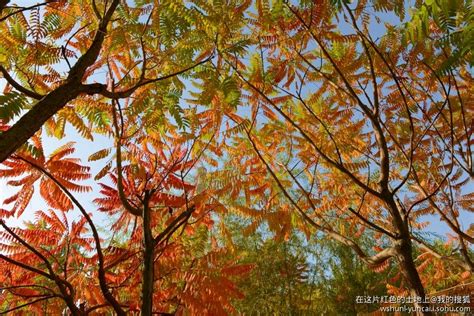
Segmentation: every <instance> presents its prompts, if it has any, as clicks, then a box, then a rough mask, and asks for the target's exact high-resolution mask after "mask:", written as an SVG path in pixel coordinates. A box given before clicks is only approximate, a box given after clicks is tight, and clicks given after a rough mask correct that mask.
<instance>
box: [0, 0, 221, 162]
mask: <svg viewBox="0 0 474 316" xmlns="http://www.w3.org/2000/svg"><path fill="white" fill-rule="evenodd" d="M119 2H120V1H119V0H115V1H111V2H110V4H109V3H107V2H105V3H104V4H103V5H98V4H97V3H96V2H95V1H90V2H87V3H86V4H85V5H83V4H80V3H67V2H65V1H58V2H55V1H52V2H47V3H44V7H43V8H44V12H41V13H40V8H39V6H33V7H30V8H29V9H31V13H30V19H29V20H30V21H29V22H28V20H27V18H26V17H25V15H24V11H23V10H22V9H17V8H15V7H12V8H8V10H3V11H4V12H3V14H6V15H5V16H4V17H2V18H0V19H1V20H2V21H1V24H0V27H1V28H2V34H4V35H3V36H2V42H1V48H0V55H1V65H0V72H1V73H2V74H3V78H4V79H5V80H6V81H7V82H8V84H9V87H8V89H7V90H6V92H7V94H6V95H5V96H4V100H3V104H4V105H5V106H4V109H3V112H4V113H3V116H2V117H1V119H2V123H3V124H7V123H8V122H9V121H11V119H13V117H15V116H17V115H19V114H20V113H22V110H24V109H26V110H27V111H26V113H25V114H24V115H22V116H21V118H20V119H19V120H18V121H17V122H15V123H14V124H13V125H12V126H11V127H10V126H7V127H5V128H4V131H3V133H2V134H0V161H4V160H5V159H7V158H8V157H9V156H10V155H11V154H12V153H13V152H14V151H15V150H16V149H18V148H19V147H20V146H22V145H23V144H24V143H25V142H26V141H27V140H28V139H29V138H30V137H32V136H33V135H34V134H35V133H36V132H37V131H38V130H39V129H40V128H41V127H42V126H43V125H44V124H45V123H47V122H48V120H49V123H50V125H54V123H55V122H54V120H51V119H52V117H53V116H54V115H55V114H56V113H58V112H59V111H60V110H61V109H63V108H64V107H65V106H66V105H67V104H70V103H71V101H74V100H76V99H78V100H77V101H78V102H80V101H81V100H84V99H85V100H87V99H88V96H94V95H98V96H99V97H100V96H103V97H107V98H124V97H129V96H131V95H132V94H134V93H140V92H141V91H142V90H143V87H144V86H146V85H150V84H153V83H156V82H159V81H162V80H166V79H168V78H172V77H175V76H177V75H180V74H183V73H185V72H187V71H188V70H190V69H192V68H194V67H196V66H197V65H200V64H203V63H205V62H207V61H208V60H209V55H210V54H211V53H212V50H209V45H208V44H206V43H205V41H206V33H205V32H203V33H204V36H199V35H201V34H200V32H199V31H196V30H193V27H194V23H197V24H199V23H205V21H201V22H199V21H197V20H199V19H200V18H201V16H200V14H199V13H198V12H199V11H197V10H193V9H186V7H185V6H184V5H179V6H176V5H175V6H173V1H170V2H169V3H163V4H162V5H160V6H159V8H158V7H157V8H155V7H154V6H153V5H151V6H146V4H142V5H140V6H137V7H130V6H129V5H128V4H127V3H126V2H123V3H121V4H120V6H119ZM2 8H4V6H3V7H2ZM114 16H116V17H117V18H114V19H113V17H114ZM171 18H175V19H174V21H173V22H171ZM111 20H114V22H113V23H110V21H111ZM91 21H92V22H91ZM176 22H177V23H176ZM160 23H162V24H163V26H164V29H163V32H162V33H161V34H160V36H159V37H158V38H157V37H156V36H155V35H156V30H157V29H158V28H157V27H158V25H160ZM171 23H175V24H174V25H172V24H171ZM124 30H126V31H124ZM107 34H109V37H108V38H107V40H106V35H107ZM177 34H179V35H180V36H179V37H178V36H177ZM153 37H154V38H155V39H154V40H153V39H152V38H153ZM189 45H191V48H189ZM183 46H185V47H184V48H182V47H183ZM194 47H196V48H197V47H199V48H201V49H202V50H203V52H204V54H201V55H200V54H199V53H197V54H196V51H195V48H194ZM172 55H174V58H170V56H172ZM196 55H197V56H198V58H197V59H198V60H197V61H195V60H193V58H194V57H195V56H196ZM77 56H78V57H77ZM75 57H77V60H76V62H75V63H74V65H71V62H70V59H72V58H75ZM164 57H166V60H164ZM107 65H109V67H112V68H113V71H114V74H110V75H111V76H113V75H115V76H117V77H119V81H118V84H117V85H114V86H113V87H112V88H113V91H111V90H109V89H110V88H111V87H108V86H107V85H106V84H101V83H84V82H87V80H88V79H89V80H90V79H91V78H92V77H93V75H94V73H97V71H98V70H103V69H104V67H106V66H107ZM139 65H141V66H139ZM64 68H66V69H68V71H66V74H65V75H64V74H63V73H64ZM13 71H14V72H15V75H16V76H17V77H18V79H19V80H18V79H17V80H16V79H15V78H14V76H13V75H12V72H13ZM12 88H13V89H15V90H16V91H18V93H20V95H21V96H22V97H21V100H20V99H18V98H17V96H18V93H9V90H10V89H12ZM30 100H33V102H31V101H30ZM78 111H80V110H79V109H76V107H75V109H74V111H71V108H70V107H69V111H64V112H66V113H64V112H63V116H62V120H61V121H60V125H59V127H58V126H55V127H56V130H55V131H54V132H56V133H58V134H61V126H64V124H65V122H66V121H67V122H71V124H73V125H74V126H76V127H77V128H78V129H84V123H83V122H82V120H81V119H80V118H79V117H78V115H77V112H78ZM71 112H72V113H71ZM58 129H59V130H58ZM89 137H91V136H90V135H89Z"/></svg>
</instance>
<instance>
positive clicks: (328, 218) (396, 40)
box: [209, 1, 473, 297]
mask: <svg viewBox="0 0 474 316" xmlns="http://www.w3.org/2000/svg"><path fill="white" fill-rule="evenodd" d="M339 6H340V10H341V11H340V12H339V13H337V14H335V13H334V14H333V13H332V12H334V11H331V7H330V3H329V2H325V1H322V2H318V3H313V2H308V3H304V4H302V5H300V6H294V5H293V4H291V3H288V2H276V3H275V4H274V5H273V6H272V7H270V6H266V5H264V2H259V6H258V10H257V13H256V14H254V15H253V18H254V19H255V23H254V24H253V25H252V31H251V32H252V34H256V35H257V38H256V39H255V40H254V41H253V42H252V45H253V46H252V48H253V49H249V50H247V51H245V52H238V53H233V52H231V53H227V52H226V48H225V47H220V48H219V51H220V52H221V54H222V55H223V56H224V57H223V58H224V59H225V62H226V67H222V68H223V69H220V71H221V72H222V73H226V76H230V77H232V78H234V80H238V81H239V82H240V83H239V85H240V86H241V87H242V89H244V90H245V93H246V100H247V102H248V107H247V108H248V110H247V113H248V115H242V114H240V115H237V114H235V115H234V116H232V117H231V119H232V120H233V121H234V122H235V126H236V128H239V129H240V131H242V132H243V133H241V134H238V135H237V136H235V137H234V139H233V140H232V141H231V143H230V144H229V145H228V151H229V152H230V153H231V155H232V157H233V158H232V159H231V160H230V162H229V168H234V169H237V170H239V171H238V172H237V173H238V174H240V175H249V176H245V177H244V176H242V178H243V179H242V180H241V181H240V182H238V184H237V186H238V187H239V188H241V191H239V192H237V193H236V194H235V195H236V196H238V195H239V194H244V195H245V197H246V205H247V206H246V207H247V208H246V209H245V211H244V212H246V213H248V214H253V215H254V216H255V218H256V221H261V220H262V219H265V220H268V222H269V225H270V227H275V230H276V231H278V233H281V234H285V232H288V230H289V228H290V227H291V225H293V226H297V227H301V226H302V225H303V224H302V223H301V221H303V222H306V223H307V224H309V225H310V226H311V227H312V228H313V229H315V230H317V231H321V232H324V233H325V234H326V235H327V236H329V237H331V238H333V239H335V240H337V241H339V242H341V243H343V244H345V245H346V246H348V247H350V248H352V249H353V251H354V252H355V253H356V254H357V255H358V256H359V257H360V258H361V260H363V261H365V262H366V263H367V264H368V265H370V266H372V267H379V268H381V267H382V266H384V265H387V264H388V261H389V260H390V259H392V258H393V259H395V260H396V261H397V262H398V266H399V269H400V271H401V273H402V274H403V279H404V284H403V287H405V288H406V289H407V290H408V291H409V293H410V294H411V295H413V296H420V297H424V296H425V294H426V292H425V289H424V286H423V284H422V281H421V278H420V275H419V272H418V271H417V268H416V264H415V260H414V250H413V249H414V248H413V247H414V246H413V242H416V243H418V244H419V245H420V246H421V247H423V248H424V251H427V252H429V253H430V254H429V255H432V256H437V257H438V258H444V259H446V260H451V261H453V262H456V264H457V265H458V266H460V267H462V269H464V270H465V271H468V272H469V271H470V272H472V268H473V265H472V259H471V257H470V255H469V254H467V252H466V248H467V247H468V246H467V245H466V243H472V241H473V237H472V234H471V232H470V231H468V230H467V229H466V228H465V227H463V226H462V224H461V223H460V221H459V216H460V213H462V212H466V211H467V212H469V211H472V207H471V206H470V205H472V193H470V192H469V189H468V185H469V181H471V180H472V163H471V162H472V149H471V148H472V139H471V135H472V111H469V110H467V109H466V104H467V102H469V101H468V100H470V99H471V98H470V96H469V92H468V91H469V88H468V87H470V86H472V76H470V75H469V74H468V71H467V69H465V68H462V69H460V71H459V72H458V73H456V74H454V73H450V74H448V75H439V74H438V73H437V72H436V71H434V69H435V68H436V65H439V64H441V63H443V62H444V61H445V60H446V56H445V55H443V53H442V52H441V51H440V50H438V49H436V48H430V47H425V46H421V45H413V46H403V45H402V44H400V43H401V42H402V41H401V38H400V37H401V35H400V34H401V33H402V32H398V31H397V28H396V25H391V24H389V23H387V22H385V23H384V24H382V21H383V20H382V19H383V18H382V17H377V11H379V10H382V11H387V10H388V11H390V12H393V10H395V11H396V8H393V7H392V6H391V5H390V4H388V3H385V2H374V3H373V6H372V5H370V4H368V3H366V2H360V3H355V4H354V5H349V4H347V3H345V2H341V3H340V4H339ZM373 10H375V12H373ZM373 15H375V18H372V16H373ZM377 21H380V22H377ZM340 25H343V27H342V26H341V27H338V26H340ZM375 25H378V27H379V28H384V29H385V33H384V34H383V35H382V36H379V38H378V39H374V38H373V37H372V35H371V33H372V32H373V30H374V28H375ZM209 84H210V83H209ZM241 113H242V112H241ZM270 181H271V184H269V183H270ZM234 184H235V182H234ZM240 192H242V193H240ZM262 194H263V195H264V196H265V198H264V199H262V198H261V196H262ZM252 196H253V197H252ZM257 200H258V202H254V203H252V202H251V201H257ZM249 201H250V202H249ZM235 204H240V205H241V206H242V204H241V203H239V202H237V203H235ZM249 204H250V205H255V206H256V207H252V208H251V209H249V208H248V205H249ZM294 212H296V213H297V214H298V216H299V219H295V217H294V216H295V215H294ZM277 214H278V215H277ZM424 214H438V215H439V216H440V218H441V220H442V221H444V222H445V223H446V224H448V226H449V227H450V228H451V229H452V231H453V232H454V233H455V234H456V236H457V240H456V242H457V243H459V245H460V248H461V249H463V250H461V254H462V256H463V259H462V260H459V257H458V256H451V257H447V258H445V256H443V255H442V254H439V253H437V252H436V251H435V250H434V249H433V247H431V246H430V245H429V243H425V242H424V241H423V240H421V239H420V238H418V237H417V234H416V233H417V232H422V231H423V227H424V226H425V224H424V223H423V222H421V221H420V219H421V217H422V216H423V215H424ZM340 219H341V220H343V221H349V222H351V223H352V225H351V226H350V228H349V229H347V228H345V226H341V223H340V222H339V220H340ZM277 221H280V222H277ZM278 228H279V229H280V230H278ZM301 229H303V230H306V231H308V230H309V228H301ZM365 229H370V230H373V231H374V232H376V234H377V236H378V238H376V239H375V240H373V243H374V244H373V250H375V252H373V251H369V252H367V251H364V249H362V247H361V246H360V245H359V244H358V243H357V242H355V241H354V240H353V238H351V237H350V236H352V235H353V234H356V233H360V232H363V231H364V230H365ZM387 243H389V244H390V245H389V246H384V245H387ZM400 293H401V292H400Z"/></svg>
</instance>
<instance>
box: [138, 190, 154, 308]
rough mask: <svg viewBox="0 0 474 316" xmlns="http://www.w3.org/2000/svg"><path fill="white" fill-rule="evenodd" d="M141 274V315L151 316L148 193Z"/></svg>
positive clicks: (151, 288) (151, 270) (150, 238)
mask: <svg viewBox="0 0 474 316" xmlns="http://www.w3.org/2000/svg"><path fill="white" fill-rule="evenodd" d="M143 204H144V205H143V272H142V282H143V283H142V308H141V311H142V313H141V314H142V315H143V316H151V315H152V312H153V285H154V282H153V278H154V267H153V259H154V258H153V257H154V256H153V253H154V248H155V242H154V239H153V235H152V231H151V214H150V209H149V207H148V193H145V199H144V203H143Z"/></svg>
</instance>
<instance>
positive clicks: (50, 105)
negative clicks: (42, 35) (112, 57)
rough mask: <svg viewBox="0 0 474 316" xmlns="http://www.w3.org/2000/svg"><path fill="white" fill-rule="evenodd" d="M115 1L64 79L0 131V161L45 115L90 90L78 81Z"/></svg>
mask: <svg viewBox="0 0 474 316" xmlns="http://www.w3.org/2000/svg"><path fill="white" fill-rule="evenodd" d="M0 1H1V0H0ZM119 2H120V1H119V0H114V1H113V2H112V3H111V5H110V7H109V9H108V10H107V13H106V14H105V16H104V18H103V19H102V21H101V22H100V25H99V28H98V30H97V33H96V35H95V37H94V40H93V42H92V44H91V46H90V47H89V49H88V50H87V51H86V53H84V55H82V56H81V57H80V58H79V59H78V60H77V62H76V64H75V65H74V66H73V67H72V68H71V70H70V71H69V75H68V78H67V79H66V81H65V83H64V84H62V85H61V86H59V87H58V88H56V89H54V90H53V91H51V92H50V93H48V94H47V95H46V96H44V97H43V98H42V99H40V100H39V101H38V102H37V103H36V104H35V105H34V106H33V108H32V109H31V110H29V111H28V112H27V113H26V114H25V115H24V116H23V117H21V118H20V120H18V122H16V123H15V124H14V125H13V126H12V127H11V128H9V129H8V130H7V131H5V132H4V133H2V134H0V162H3V161H4V160H5V159H7V158H8V157H9V156H10V155H11V154H12V153H14V152H15V150H17V149H18V148H19V147H20V146H22V145H23V144H24V143H25V142H26V141H27V140H28V139H29V138H30V137H31V136H33V135H34V134H35V133H36V132H37V131H38V130H39V129H40V128H41V126H43V124H44V123H45V122H46V121H47V120H48V119H50V118H51V117H52V116H53V115H54V114H56V113H57V112H58V111H59V110H60V109H62V108H63V107H64V106H65V105H66V104H67V103H68V102H69V101H71V100H73V99H75V98H76V97H77V96H79V94H81V93H87V92H88V91H89V90H90V87H88V86H87V85H83V84H82V79H83V76H84V74H85V72H86V70H87V68H88V67H89V66H91V65H92V64H93V63H94V62H95V61H96V60H97V57H98V56H99V53H100V50H101V48H102V43H103V42H104V39H105V34H106V32H107V24H108V23H109V21H110V19H111V18H112V15H113V13H114V11H115V9H116V8H117V6H118V4H119ZM0 4H1V3H0ZM4 77H5V75H4ZM7 81H8V79H7Z"/></svg>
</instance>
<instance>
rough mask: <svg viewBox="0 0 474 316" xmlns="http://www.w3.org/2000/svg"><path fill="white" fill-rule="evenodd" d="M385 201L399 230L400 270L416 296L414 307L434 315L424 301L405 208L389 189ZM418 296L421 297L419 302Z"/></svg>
mask: <svg viewBox="0 0 474 316" xmlns="http://www.w3.org/2000/svg"><path fill="white" fill-rule="evenodd" d="M384 193H385V194H384V195H385V201H386V203H387V206H388V207H389V210H390V213H391V215H392V219H393V224H394V226H395V227H396V228H397V230H398V236H399V237H398V238H397V239H396V240H395V242H394V243H395V245H394V246H395V249H396V253H397V254H396V257H397V261H398V264H399V267H400V272H401V273H402V275H403V278H404V279H405V282H406V283H407V288H408V290H409V291H410V296H411V297H414V298H415V300H414V303H413V305H414V307H415V308H416V312H415V313H414V314H416V315H432V313H431V312H428V311H427V310H424V309H427V308H428V307H429V304H426V303H423V301H424V300H425V289H424V287H423V283H422V282H421V279H420V275H419V274H418V271H417V270H416V265H415V261H414V260H413V247H412V243H411V237H410V236H411V233H410V230H409V224H408V219H407V218H406V216H405V215H406V214H405V213H404V211H403V209H402V208H400V207H398V205H397V203H396V202H395V200H394V198H393V195H392V194H391V193H390V192H389V191H385V192H384ZM416 298H420V299H421V302H418V301H417V300H416Z"/></svg>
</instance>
